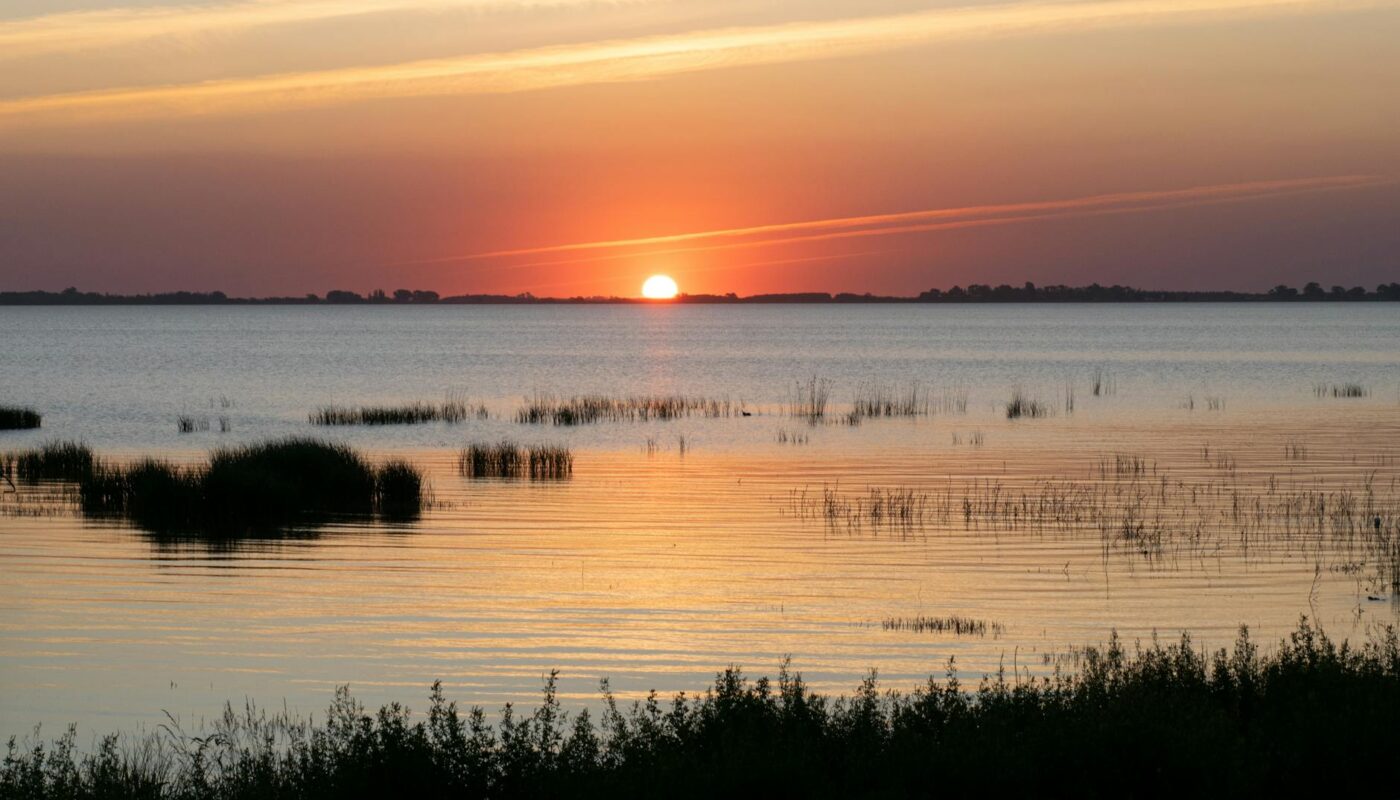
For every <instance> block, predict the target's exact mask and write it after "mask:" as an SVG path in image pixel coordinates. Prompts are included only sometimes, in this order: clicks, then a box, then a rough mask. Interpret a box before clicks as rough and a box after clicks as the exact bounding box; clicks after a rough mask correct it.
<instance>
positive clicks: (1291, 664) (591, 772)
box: [0, 619, 1400, 800]
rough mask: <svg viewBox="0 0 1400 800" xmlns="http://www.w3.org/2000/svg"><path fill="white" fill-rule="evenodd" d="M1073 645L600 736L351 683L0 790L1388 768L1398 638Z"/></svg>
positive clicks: (963, 779)
mask: <svg viewBox="0 0 1400 800" xmlns="http://www.w3.org/2000/svg"><path fill="white" fill-rule="evenodd" d="M1072 652H1073V656H1074V661H1073V664H1074V666H1072V667H1069V668H1067V669H1056V670H1055V671H1054V672H1053V673H1051V674H1047V675H1044V676H1042V677H1033V676H1031V675H1029V674H1027V673H1023V672H1021V671H1020V670H1012V671H1010V672H1008V671H1007V670H1004V669H1003V670H999V671H997V672H994V673H992V674H989V675H984V676H983V677H982V679H981V681H980V682H977V683H975V684H970V685H964V684H963V683H962V682H961V681H960V680H959V679H958V677H957V672H956V670H955V665H954V664H953V663H952V662H949V663H948V665H947V670H946V677H943V678H936V677H933V676H930V677H929V678H928V680H927V681H926V682H924V683H922V685H919V686H917V687H915V688H913V690H912V691H897V690H885V689H884V688H883V687H882V686H881V685H880V683H879V681H878V680H877V676H876V675H875V674H874V673H873V672H872V673H871V674H870V675H868V676H867V677H866V678H865V679H864V680H862V681H861V682H860V683H859V684H858V685H857V686H856V687H855V689H854V690H853V691H852V692H851V693H850V694H847V695H843V696H830V695H824V694H821V693H818V692H815V691H813V690H812V689H810V688H809V687H808V685H807V684H806V683H805V681H804V680H803V677H802V675H801V674H800V673H798V672H795V671H793V670H792V669H791V668H790V666H789V664H788V663H787V662H786V661H784V662H782V664H781V665H780V667H779V670H778V673H777V676H776V678H775V679H774V680H771V681H770V680H769V679H768V678H760V679H758V680H751V679H750V678H749V677H748V676H747V675H746V674H745V673H744V672H743V671H742V670H740V669H739V668H738V667H734V666H731V667H728V668H726V669H724V670H721V671H719V672H718V673H717V674H716V675H715V678H714V681H713V682H712V683H711V684H710V685H709V687H708V688H707V689H705V690H704V691H701V692H695V693H681V694H678V695H676V696H675V697H674V698H672V699H671V700H670V701H669V702H667V701H663V700H662V699H661V698H660V697H659V696H658V695H657V694H656V693H655V692H653V693H652V694H650V695H649V696H647V697H646V698H645V699H643V700H638V701H636V702H634V703H631V704H625V703H623V702H621V701H619V700H618V699H617V698H616V697H615V696H614V695H613V693H612V691H611V689H610V688H609V684H608V682H607V681H606V680H604V681H603V682H602V685H601V695H602V697H601V700H600V703H599V704H598V705H599V706H600V707H601V710H600V712H599V713H598V716H597V718H596V719H595V716H594V714H592V713H590V712H589V711H587V710H579V711H576V712H571V711H569V710H567V709H565V707H564V706H563V704H562V703H561V700H560V697H559V692H558V673H557V672H551V673H549V675H548V677H547V678H546V679H545V680H544V682H543V683H544V686H543V697H542V700H541V702H540V704H539V705H538V706H537V707H535V708H534V709H521V708H518V707H514V706H507V707H506V708H504V709H503V710H502V712H501V714H500V717H499V720H498V721H496V722H493V721H492V720H491V719H489V718H488V716H487V714H486V712H485V711H484V710H483V709H482V708H480V707H473V708H471V709H469V710H465V711H464V710H461V709H459V707H458V706H457V704H456V703H454V702H450V701H449V700H448V699H447V698H446V697H445V696H444V692H443V688H442V685H441V684H440V683H434V684H433V686H432V689H431V692H430V694H429V699H428V707H427V709H426V710H425V711H424V712H422V713H418V714H414V713H412V712H411V711H410V710H409V709H408V708H407V707H405V706H403V705H400V704H398V703H391V704H388V705H385V706H383V707H381V708H379V709H378V710H370V709H366V708H365V707H364V706H362V705H361V704H360V703H359V702H357V701H356V700H355V699H354V698H353V697H352V696H351V695H350V693H349V690H348V688H344V687H342V688H340V689H338V690H337V691H336V692H335V696H334V699H333V700H332V702H331V704H330V707H329V708H328V709H327V711H326V714H325V716H324V717H322V718H321V721H316V720H312V719H308V718H303V717H300V716H295V715H293V714H292V713H291V712H289V711H287V710H286V709H285V708H283V709H282V710H271V711H269V710H266V709H262V708H260V707H258V706H256V705H255V704H253V703H252V702H251V701H249V702H248V703H246V704H245V705H243V706H242V707H241V708H238V709H235V708H234V707H233V706H232V705H230V706H228V707H226V709H225V711H224V713H223V714H222V715H221V716H218V717H215V718H214V719H213V720H212V721H210V722H208V723H201V727H199V728H197V729H193V730H188V731H187V730H185V728H184V727H182V725H181V724H180V723H179V722H178V721H177V720H176V719H174V718H170V719H169V720H168V722H167V723H166V724H164V725H162V726H161V729H160V730H159V731H156V732H149V733H141V732H129V733H127V734H113V735H111V736H108V737H105V738H102V739H100V740H98V741H97V742H96V743H95V746H94V747H93V748H92V749H91V750H87V751H85V750H83V749H80V748H79V746H78V734H77V732H76V730H75V729H74V728H72V727H70V728H68V729H67V730H66V732H64V733H63V734H62V735H60V736H59V737H58V738H57V739H56V740H52V741H44V740H40V739H39V738H38V735H37V734H35V735H33V736H31V737H29V738H25V739H21V738H18V737H16V738H12V739H11V740H10V742H9V746H8V752H7V753H6V755H5V757H4V759H3V761H0V796H3V797H6V798H13V800H39V799H40V798H44V799H45V800H47V798H56V797H62V798H70V797H71V798H103V797H141V798H153V799H154V800H167V799H169V800H175V799H176V798H178V799H179V800H206V799H207V800H244V799H245V798H247V799H248V800H251V798H331V797H366V798H369V797H598V798H623V797H655V796H658V795H659V794H664V795H665V796H667V797H680V798H708V797H814V798H842V797H857V796H859V797H923V796H928V795H929V794H930V791H931V787H934V786H936V787H937V792H938V793H939V794H946V795H950V796H954V797H965V796H974V795H976V796H983V795H989V796H1012V795H1014V796H1045V795H1051V796H1061V795H1076V796H1077V795H1084V796H1120V795H1122V794H1124V793H1125V792H1126V793H1128V794H1150V795H1157V794H1163V795H1194V794H1200V793H1202V792H1205V793H1207V794H1211V795H1226V796H1230V795H1238V796H1244V795H1253V794H1259V793H1279V794H1292V793H1298V792H1299V791H1309V792H1311V791H1316V792H1318V793H1319V794H1326V795H1328V796H1332V795H1347V796H1352V795H1355V796H1366V795H1369V794H1373V793H1374V792H1375V787H1376V781H1377V780H1378V779H1381V780H1383V779H1384V775H1385V774H1387V773H1386V772H1385V770H1384V768H1383V767H1382V768H1381V771H1380V772H1377V771H1376V770H1375V769H1371V768H1367V767H1368V766H1374V765H1384V764H1388V763H1390V762H1391V761H1392V760H1393V755H1394V753H1393V746H1394V742H1393V732H1394V725H1395V719H1396V718H1397V717H1400V640H1398V639H1397V636H1396V633H1395V630H1394V628H1393V627H1388V626H1387V627H1384V628H1382V629H1380V630H1379V631H1378V632H1376V633H1373V634H1371V635H1370V636H1369V638H1368V639H1366V640H1364V641H1361V642H1357V643H1355V644H1351V643H1347V642H1341V643H1338V642H1335V641H1333V640H1332V639H1330V638H1329V637H1327V636H1326V635H1325V634H1324V633H1323V632H1322V631H1321V630H1319V629H1318V628H1317V627H1315V626H1314V625H1312V624H1311V623H1310V622H1309V621H1308V620H1307V619H1303V620H1302V622H1300V624H1299V625H1298V627H1297V628H1296V629H1295V630H1294V631H1293V632H1292V633H1291V634H1290V635H1289V636H1288V637H1286V638H1284V639H1283V640H1282V641H1280V642H1278V643H1277V644H1276V645H1275V646H1273V647H1271V648H1261V647H1260V646H1259V645H1258V644H1256V643H1255V641H1254V640H1253V639H1252V638H1251V637H1250V635H1249V632H1248V630H1247V629H1241V631H1240V633H1239V636H1238V638H1237V640H1236V642H1235V644H1234V646H1233V647H1230V648H1221V649H1218V650H1215V651H1206V650H1204V649H1201V648H1199V647H1198V646H1197V645H1196V644H1195V643H1194V642H1193V640H1192V639H1191V638H1190V637H1189V636H1187V635H1185V634H1183V635H1182V636H1181V638H1180V639H1178V640H1175V641H1170V642H1167V643H1163V642H1161V641H1159V640H1158V639H1157V638H1156V637H1155V636H1154V637H1153V638H1152V639H1151V640H1150V641H1147V642H1139V643H1138V644H1137V645H1136V646H1133V645H1131V644H1125V643H1124V642H1123V641H1122V640H1121V639H1120V638H1119V637H1118V636H1117V635H1116V634H1115V635H1113V636H1112V637H1111V638H1110V639H1109V640H1108V643H1107V644H1106V645H1104V646H1089V647H1083V648H1075V649H1074V650H1073V651H1072ZM1334 764H1346V765H1350V766H1351V767H1352V768H1349V769H1326V768H1324V767H1325V766H1326V765H1334ZM1145 776H1146V779H1147V780H1149V781H1150V782H1149V783H1144V780H1145ZM1203 787H1204V788H1203Z"/></svg>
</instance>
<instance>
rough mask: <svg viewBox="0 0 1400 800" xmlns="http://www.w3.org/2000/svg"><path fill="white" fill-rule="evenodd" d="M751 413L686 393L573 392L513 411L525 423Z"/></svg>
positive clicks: (587, 422) (532, 401)
mask: <svg viewBox="0 0 1400 800" xmlns="http://www.w3.org/2000/svg"><path fill="white" fill-rule="evenodd" d="M733 416H745V417H747V416H750V413H749V412H748V411H745V410H744V407H743V404H742V403H737V404H736V403H732V402H730V401H729V400H728V399H716V398H708V397H690V396H686V395H633V396H628V397H609V396H607V395H575V396H573V397H569V398H559V397H555V396H554V395H550V394H542V393H536V394H535V395H534V396H533V397H529V398H526V400H525V405H524V406H522V407H521V408H520V409H518V410H517V411H516V412H515V421H516V422H519V423H521V424H524V425H592V424H595V423H599V422H649V421H657V420H660V421H665V420H673V419H682V418H685V417H704V418H709V419H718V418H722V417H733Z"/></svg>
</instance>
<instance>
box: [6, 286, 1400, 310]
mask: <svg viewBox="0 0 1400 800" xmlns="http://www.w3.org/2000/svg"><path fill="white" fill-rule="evenodd" d="M1385 300H1389V301H1394V300H1400V283H1382V284H1380V285H1379V286H1377V287H1376V288H1375V290H1374V291H1368V290H1367V289H1366V288H1365V287H1363V286H1353V287H1351V288H1350V289H1348V288H1346V287H1345V286H1333V287H1331V288H1323V286H1322V285H1321V284H1319V283H1315V282H1314V283H1309V284H1307V285H1306V286H1304V287H1303V288H1302V289H1295V288H1294V287H1292V286H1285V285H1282V284H1280V285H1278V286H1275V287H1274V288H1272V289H1270V290H1268V291H1266V292H1228V291H1215V292H1192V291H1174V290H1169V289H1137V288H1134V287H1131V286H1117V285H1115V286H1100V285H1099V284H1097V283H1091V284H1089V285H1088V286H1063V285H1054V286H1036V285H1035V284H1033V283H1029V282H1027V283H1026V284H1024V285H1022V286H1010V285H1008V284H1001V285H1000V286H990V285H987V284H982V283H974V284H970V285H968V286H967V288H963V287H962V286H954V287H953V288H951V289H947V290H944V289H929V290H928V291H926V292H922V293H920V294H919V295H918V296H916V297H896V296H889V295H875V294H869V293H867V294H853V293H850V292H840V293H838V294H830V293H827V292H793V293H788V294H754V295H748V296H744V297H740V296H739V295H737V294H734V293H732V292H731V293H729V294H682V295H679V296H677V297H676V298H675V299H674V300H671V301H661V302H673V303H696V304H730V303H734V304H738V303H1251V302H1279V301H1283V302H1323V301H1326V302H1372V301H1385ZM655 302H658V301H655V300H644V299H641V298H635V297H602V296H594V297H536V296H535V295H533V294H530V293H529V292H525V293H523V294H515V295H506V294H461V295H451V296H447V297H443V296H441V295H439V294H438V293H437V292H433V291H426V290H422V289H396V290H395V291H393V292H392V293H389V292H385V291H384V290H383V289H376V290H375V291H373V292H370V293H369V294H359V293H358V292H351V291H346V290H343V289H333V290H331V291H329V292H326V295H325V296H324V297H322V296H320V295H316V294H307V295H303V296H301V297H229V296H228V295H226V294H224V293H223V292H162V293H158V294H100V293H98V292H80V291H78V290H77V289H75V288H72V287H70V288H67V289H64V290H63V291H61V292H46V291H32V292H0V305H11V306H124V305H181V306H184V305H433V304H438V305H441V304H457V305H532V304H560V303H562V304H605V303H655Z"/></svg>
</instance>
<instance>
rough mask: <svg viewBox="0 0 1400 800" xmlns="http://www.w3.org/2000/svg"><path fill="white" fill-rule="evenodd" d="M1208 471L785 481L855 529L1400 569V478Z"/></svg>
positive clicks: (1118, 458) (1179, 559) (1101, 465)
mask: <svg viewBox="0 0 1400 800" xmlns="http://www.w3.org/2000/svg"><path fill="white" fill-rule="evenodd" d="M1202 457H1203V459H1205V460H1206V465H1207V467H1208V471H1206V472H1204V473H1202V472H1201V471H1200V470H1199V469H1195V468H1185V467H1183V470H1182V472H1180V473H1177V472H1175V471H1172V470H1166V469H1162V468H1160V467H1159V466H1158V465H1157V464H1156V463H1155V462H1149V461H1147V460H1145V459H1142V458H1141V457H1139V456H1134V455H1127V454H1117V455H1115V456H1114V457H1113V458H1112V459H1108V458H1104V459H1100V460H1098V461H1097V462H1095V463H1094V465H1093V467H1092V471H1091V472H1090V477H1089V478H1087V479H1083V480H1078V479H1072V478H1030V477H1027V478H1024V479H1020V478H1018V479H1001V478H970V479H957V480H954V479H952V478H950V479H948V481H947V483H946V485H944V486H942V487H927V488H926V487H918V488H914V487H901V486H881V487H867V488H865V489H864V490H860V491H851V490H843V489H842V488H841V487H840V486H839V484H834V485H833V484H826V485H823V486H821V487H820V488H819V489H818V488H813V487H802V488H800V489H798V488H794V489H792V490H790V491H789V493H788V497H787V501H786V504H785V506H784V509H783V510H784V511H785V513H788V514H789V515H791V516H793V517H796V518H798V519H802V520H811V521H815V522H820V523H822V524H824V525H826V526H827V527H828V528H829V529H832V530H838V529H839V530H844V531H847V532H851V533H858V532H862V531H864V532H869V533H880V532H882V531H890V532H894V533H897V534H900V535H913V534H917V535H927V534H928V533H929V532H930V531H934V532H938V531H949V530H952V529H955V528H959V527H960V528H961V529H963V530H964V531H987V532H988V533H989V534H991V535H997V536H1001V535H1007V534H1010V533H1013V532H1020V533H1022V534H1024V535H1035V536H1065V537H1076V538H1077V537H1095V538H1097V539H1098V540H1099V541H1101V542H1102V545H1103V548H1104V555H1105V557H1107V555H1108V554H1109V552H1110V551H1114V550H1117V551H1120V552H1123V553H1125V554H1129V555H1133V556H1135V557H1142V558H1144V559H1146V560H1148V561H1152V562H1163V561H1165V560H1168V559H1171V560H1173V561H1174V562H1176V563H1182V564H1189V563H1195V562H1198V561H1199V560H1200V559H1201V558H1204V557H1206V556H1213V557H1218V556H1219V554H1220V553H1222V552H1230V553H1235V554H1238V555H1240V556H1241V557H1244V558H1258V557H1264V556H1269V557H1275V556H1277V557H1285V558H1296V557H1299V556H1302V557H1305V558H1307V559H1311V560H1316V561H1317V562H1318V563H1321V564H1325V565H1331V564H1335V563H1354V564H1357V565H1360V568H1361V569H1364V571H1365V573H1366V574H1365V575H1364V576H1362V575H1358V588H1357V591H1358V593H1363V592H1364V591H1365V587H1364V586H1363V584H1365V583H1366V582H1369V583H1370V585H1371V586H1373V587H1384V586H1389V585H1391V584H1392V582H1393V579H1392V577H1391V576H1392V575H1396V574H1400V544H1397V542H1398V541H1400V479H1397V478H1391V479H1390V480H1388V481H1387V482H1385V483H1382V484H1378V483H1377V481H1376V480H1375V475H1374V473H1366V474H1365V475H1362V476H1358V477H1356V478H1355V479H1352V480H1349V481H1347V482H1345V483H1341V484H1330V485H1329V484H1324V483H1322V482H1320V481H1318V480H1317V479H1316V478H1315V477H1313V476H1310V475H1302V476H1298V475H1294V474H1293V473H1289V474H1286V475H1282V476H1281V475H1277V474H1271V473H1251V472H1248V471H1245V470H1241V469H1239V468H1238V466H1237V464H1236V462H1235V460H1234V457H1233V456H1230V455H1229V454H1227V453H1222V452H1220V451H1218V450H1214V449H1211V448H1209V447H1205V448H1202Z"/></svg>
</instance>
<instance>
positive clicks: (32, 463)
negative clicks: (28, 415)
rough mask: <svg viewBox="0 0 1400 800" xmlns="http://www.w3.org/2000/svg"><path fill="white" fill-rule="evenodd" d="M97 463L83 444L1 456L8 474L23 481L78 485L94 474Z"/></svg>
mask: <svg viewBox="0 0 1400 800" xmlns="http://www.w3.org/2000/svg"><path fill="white" fill-rule="evenodd" d="M95 463H96V459H95V458H94V457H93V455H92V448H90V447H88V446H87V445H85V444H83V443H82V442H72V441H52V442H45V443H44V444H42V445H40V446H38V447H36V448H34V449H32V450H25V451H22V452H18V453H5V454H4V455H2V456H0V465H3V466H4V469H5V472H6V473H7V474H10V475H13V476H15V477H16V478H17V479H19V480H21V481H25V482H28V483H36V482H38V481H78V480H81V479H82V478H83V477H84V476H86V475H88V474H89V473H91V472H92V468H93V464H95Z"/></svg>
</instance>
